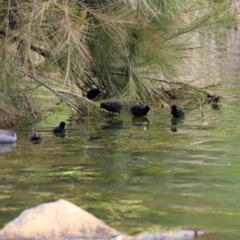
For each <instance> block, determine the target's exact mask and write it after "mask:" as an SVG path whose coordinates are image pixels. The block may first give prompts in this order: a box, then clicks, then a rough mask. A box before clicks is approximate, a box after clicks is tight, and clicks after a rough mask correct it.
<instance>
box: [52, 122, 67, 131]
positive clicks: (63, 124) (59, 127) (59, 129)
mask: <svg viewBox="0 0 240 240" xmlns="http://www.w3.org/2000/svg"><path fill="white" fill-rule="evenodd" d="M65 125H66V123H65V122H60V124H59V126H58V127H55V128H54V129H53V133H65Z"/></svg>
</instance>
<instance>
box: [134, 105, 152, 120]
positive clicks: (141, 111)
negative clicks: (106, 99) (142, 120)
mask: <svg viewBox="0 0 240 240" xmlns="http://www.w3.org/2000/svg"><path fill="white" fill-rule="evenodd" d="M150 110H152V107H151V106H149V105H146V106H145V107H143V106H141V105H134V106H132V107H131V113H132V114H133V115H134V116H135V117H143V116H146V115H147V114H148V113H149V111H150Z"/></svg>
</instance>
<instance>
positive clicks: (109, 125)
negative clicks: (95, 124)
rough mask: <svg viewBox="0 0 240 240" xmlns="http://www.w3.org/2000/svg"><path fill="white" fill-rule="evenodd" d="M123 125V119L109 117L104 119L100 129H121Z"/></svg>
mask: <svg viewBox="0 0 240 240" xmlns="http://www.w3.org/2000/svg"><path fill="white" fill-rule="evenodd" d="M122 127H123V120H117V119H111V120H109V121H106V122H105V124H104V125H103V126H102V129H121V128H122Z"/></svg>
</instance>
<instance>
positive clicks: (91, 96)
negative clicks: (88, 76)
mask: <svg viewBox="0 0 240 240" xmlns="http://www.w3.org/2000/svg"><path fill="white" fill-rule="evenodd" d="M103 92H104V89H102V88H92V89H91V90H89V91H88V92H87V98H88V99H90V100H93V99H95V98H97V97H99V96H100V95H101V94H102V93H103Z"/></svg>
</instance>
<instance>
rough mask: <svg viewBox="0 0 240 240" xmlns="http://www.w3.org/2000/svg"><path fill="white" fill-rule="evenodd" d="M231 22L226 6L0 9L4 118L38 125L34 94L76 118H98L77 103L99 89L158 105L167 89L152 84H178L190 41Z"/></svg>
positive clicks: (78, 4) (66, 4) (3, 4)
mask: <svg viewBox="0 0 240 240" xmlns="http://www.w3.org/2000/svg"><path fill="white" fill-rule="evenodd" d="M235 14H236V13H235V12H233V11H231V1H230V0H229V1H228V0H226V1H205V0H202V1H194V2H192V1H187V2H186V1H184V0H171V1H170V0H164V1H158V0H142V1H134V0H125V1H122V0H121V1H120V0H115V1H107V0H105V1H104V0H102V1H83V0H82V1H80V0H79V1H73V0H69V1H57V0H45V1H21V0H20V1H8V2H7V1H0V20H1V21H0V37H1V39H0V40H1V41H0V42H1V45H2V47H1V50H0V57H1V63H2V64H1V66H0V72H1V76H2V78H1V81H0V86H1V92H0V98H1V100H2V101H1V107H2V109H3V111H2V112H4V113H5V115H6V119H7V118H8V117H9V116H11V115H13V113H14V115H16V116H18V117H19V116H22V115H23V116H28V117H33V118H34V119H36V117H37V116H36V113H35V111H36V105H35V104H36V103H35V102H37V101H35V100H38V97H37V96H36V94H33V93H35V91H34V90H35V89H36V88H41V90H42V91H45V92H49V91H50V92H51V93H53V94H54V95H55V96H57V97H58V98H60V99H61V100H63V101H66V102H67V104H69V105H70V106H71V107H72V108H73V109H75V110H76V111H78V112H79V113H81V114H85V113H86V109H87V111H88V113H92V114H94V113H96V111H98V109H99V108H98V107H99V104H98V105H96V104H95V103H94V102H90V101H88V100H87V99H86V98H84V97H82V94H83V96H84V93H85V92H86V91H87V90H88V89H90V88H91V87H93V86H96V85H97V86H101V87H104V88H105V89H106V94H105V95H104V97H105V98H110V99H120V100H121V101H123V102H125V103H128V104H130V103H132V102H142V103H145V102H148V103H157V102H158V103H159V102H160V104H162V100H163V99H164V97H166V95H165V90H166V89H165V88H166V86H165V87H164V88H163V85H164V84H162V83H161V81H159V82H158V83H156V81H151V78H149V77H151V76H161V77H163V78H170V79H171V78H173V77H176V76H177V74H178V72H177V67H178V68H179V65H180V64H182V63H184V61H183V60H184V57H183V56H184V54H185V50H186V49H187V47H189V45H188V44H189V42H188V41H187V39H188V37H187V35H188V33H191V34H192V33H193V31H195V30H198V31H199V30H200V29H201V28H203V27H207V26H212V25H217V24H219V25H220V24H224V23H229V22H233V21H234V19H235ZM168 89H171V86H170V88H168ZM59 90H61V91H59ZM32 94H33V98H32V96H31V95H32ZM46 94H49V93H46ZM43 95H44V94H43ZM43 95H42V96H41V97H43ZM6 96H8V97H7V98H6ZM9 99H10V100H11V101H10V102H9ZM14 99H18V100H19V101H17V102H15V101H14ZM5 105H8V106H9V107H8V109H7V110H6V107H4V106H5ZM2 119H3V118H1V121H2V124H3V123H4V122H5V120H4V121H3V120H2Z"/></svg>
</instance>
